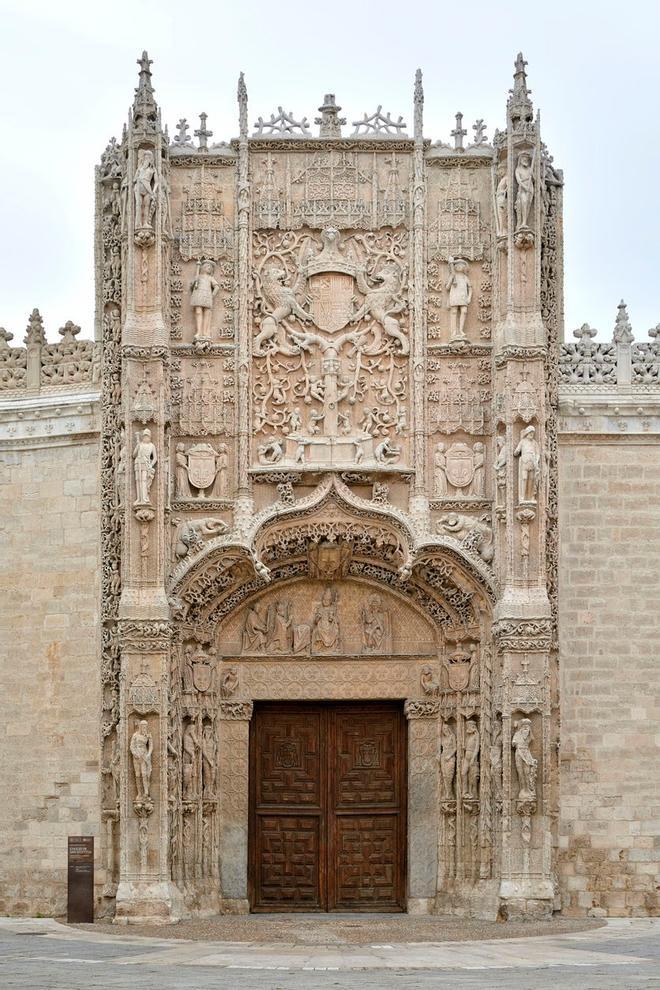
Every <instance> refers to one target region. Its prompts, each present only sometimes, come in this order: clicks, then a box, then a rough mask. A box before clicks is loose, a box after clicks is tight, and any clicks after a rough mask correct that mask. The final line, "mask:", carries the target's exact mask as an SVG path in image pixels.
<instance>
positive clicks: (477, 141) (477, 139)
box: [472, 117, 488, 148]
mask: <svg viewBox="0 0 660 990" xmlns="http://www.w3.org/2000/svg"><path fill="white" fill-rule="evenodd" d="M472 130H473V131H474V142H473V144H474V146H475V148H479V147H480V146H481V145H482V144H486V142H487V141H488V138H487V137H486V125H485V124H484V121H483V117H479V119H478V120H477V121H475V123H474V124H473V125H472Z"/></svg>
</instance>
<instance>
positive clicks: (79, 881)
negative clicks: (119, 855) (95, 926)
mask: <svg viewBox="0 0 660 990" xmlns="http://www.w3.org/2000/svg"><path fill="white" fill-rule="evenodd" d="M68 853H69V856H68V872H67V907H66V920H67V921H68V922H69V924H71V923H76V922H77V923H80V922H83V923H89V924H91V923H92V922H93V921H94V836H93V835H70V836H69V848H68Z"/></svg>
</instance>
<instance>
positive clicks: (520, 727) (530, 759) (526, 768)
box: [511, 718, 538, 801]
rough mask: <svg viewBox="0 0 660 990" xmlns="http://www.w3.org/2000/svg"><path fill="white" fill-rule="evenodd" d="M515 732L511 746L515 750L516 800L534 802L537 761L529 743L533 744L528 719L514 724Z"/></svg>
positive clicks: (530, 724) (530, 725) (522, 719)
mask: <svg viewBox="0 0 660 990" xmlns="http://www.w3.org/2000/svg"><path fill="white" fill-rule="evenodd" d="M514 729H515V732H514V734H513V738H512V739H511V745H512V746H513V748H514V750H515V763H516V774H517V775H518V800H519V801H535V800H536V771H537V768H538V760H537V759H536V757H534V756H532V752H531V750H530V748H529V747H530V743H531V742H533V740H534V736H533V734H532V723H531V721H530V719H528V718H521V719H520V721H519V722H514Z"/></svg>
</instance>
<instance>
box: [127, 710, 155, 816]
mask: <svg viewBox="0 0 660 990" xmlns="http://www.w3.org/2000/svg"><path fill="white" fill-rule="evenodd" d="M153 749H154V741H153V739H152V738H151V733H150V732H149V724H148V722H147V721H146V720H145V719H142V721H141V722H137V723H136V726H135V731H134V733H133V735H132V736H131V742H130V750H131V756H132V757H133V772H134V774H135V786H136V788H137V796H136V800H137V801H145V800H147V801H148V800H149V788H150V786H151V754H152V753H153Z"/></svg>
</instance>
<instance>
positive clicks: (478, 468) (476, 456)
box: [470, 441, 486, 498]
mask: <svg viewBox="0 0 660 990" xmlns="http://www.w3.org/2000/svg"><path fill="white" fill-rule="evenodd" d="M472 465H473V467H474V474H473V475H472V482H471V484H470V495H474V496H476V498H483V497H484V496H485V494H486V448H485V447H484V445H483V443H481V441H477V443H475V444H473V446H472Z"/></svg>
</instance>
